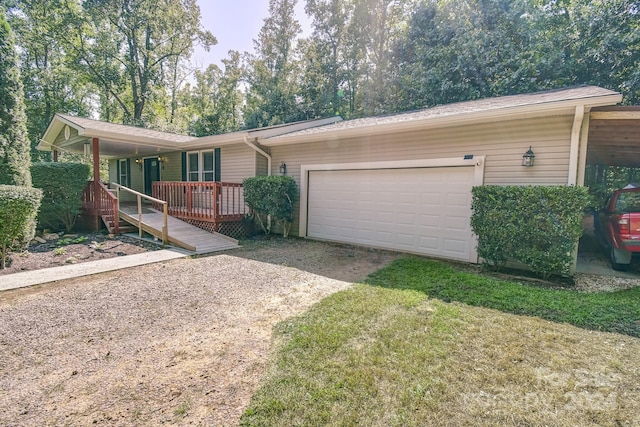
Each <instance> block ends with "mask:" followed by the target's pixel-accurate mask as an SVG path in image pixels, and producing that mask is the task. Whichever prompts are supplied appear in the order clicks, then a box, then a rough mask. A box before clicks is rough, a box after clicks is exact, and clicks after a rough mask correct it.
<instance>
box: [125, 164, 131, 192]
mask: <svg viewBox="0 0 640 427" xmlns="http://www.w3.org/2000/svg"><path fill="white" fill-rule="evenodd" d="M124 185H126V186H127V187H129V188H131V159H127V183H126V184H124Z"/></svg>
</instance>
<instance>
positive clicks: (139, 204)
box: [138, 194, 142, 239]
mask: <svg viewBox="0 0 640 427" xmlns="http://www.w3.org/2000/svg"><path fill="white" fill-rule="evenodd" d="M138 236H139V237H140V238H141V239H142V197H140V195H139V194H138Z"/></svg>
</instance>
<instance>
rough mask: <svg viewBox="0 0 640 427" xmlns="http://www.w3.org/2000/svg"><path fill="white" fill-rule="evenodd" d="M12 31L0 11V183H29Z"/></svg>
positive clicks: (25, 127) (20, 94) (17, 69)
mask: <svg viewBox="0 0 640 427" xmlns="http://www.w3.org/2000/svg"><path fill="white" fill-rule="evenodd" d="M22 90H23V89H22V81H21V80H20V69H19V68H18V56H17V54H16V51H15V47H14V39H13V33H12V32H11V28H10V27H9V24H8V23H7V21H6V20H5V18H4V13H2V14H0V184H8V185H19V186H26V187H30V186H31V174H30V173H29V166H30V165H31V157H30V155H29V138H28V136H27V126H26V116H25V112H24V99H23V92H22Z"/></svg>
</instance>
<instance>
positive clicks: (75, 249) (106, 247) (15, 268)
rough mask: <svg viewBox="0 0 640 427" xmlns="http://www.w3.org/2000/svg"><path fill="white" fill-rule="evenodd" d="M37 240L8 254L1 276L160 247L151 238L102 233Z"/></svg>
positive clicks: (49, 235)
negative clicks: (20, 249)
mask: <svg viewBox="0 0 640 427" xmlns="http://www.w3.org/2000/svg"><path fill="white" fill-rule="evenodd" d="M38 240H39V241H36V240H34V241H33V242H32V243H31V244H30V245H29V247H28V248H26V249H25V250H24V251H22V252H18V253H12V254H10V256H9V260H8V262H7V268H5V269H0V276H2V275H4V274H13V273H19V272H21V271H28V270H39V269H42V268H48V267H57V266H61V265H67V264H78V263H82V262H88V261H96V260H99V259H104V258H113V257H117V256H125V255H133V254H138V253H141V252H146V251H149V250H156V249H159V246H158V245H157V244H155V243H153V242H148V241H144V240H139V239H135V238H132V237H128V236H123V235H117V236H113V235H112V236H109V235H108V234H104V233H90V234H62V233H60V234H58V233H52V234H46V235H44V236H41V237H38ZM0 280H1V279H0Z"/></svg>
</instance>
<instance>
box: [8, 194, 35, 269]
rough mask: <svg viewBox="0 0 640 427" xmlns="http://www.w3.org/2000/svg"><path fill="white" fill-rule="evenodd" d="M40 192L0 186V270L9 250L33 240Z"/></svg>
mask: <svg viewBox="0 0 640 427" xmlns="http://www.w3.org/2000/svg"><path fill="white" fill-rule="evenodd" d="M41 200H42V191H41V190H39V189H37V188H31V187H18V186H14V185H0V257H1V258H0V268H2V269H3V268H5V265H6V264H5V262H6V258H7V254H8V252H9V250H10V249H12V248H16V247H23V246H24V245H26V244H27V243H29V242H30V241H31V239H33V236H34V235H35V230H36V215H37V214H38V207H40V201H41Z"/></svg>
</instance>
